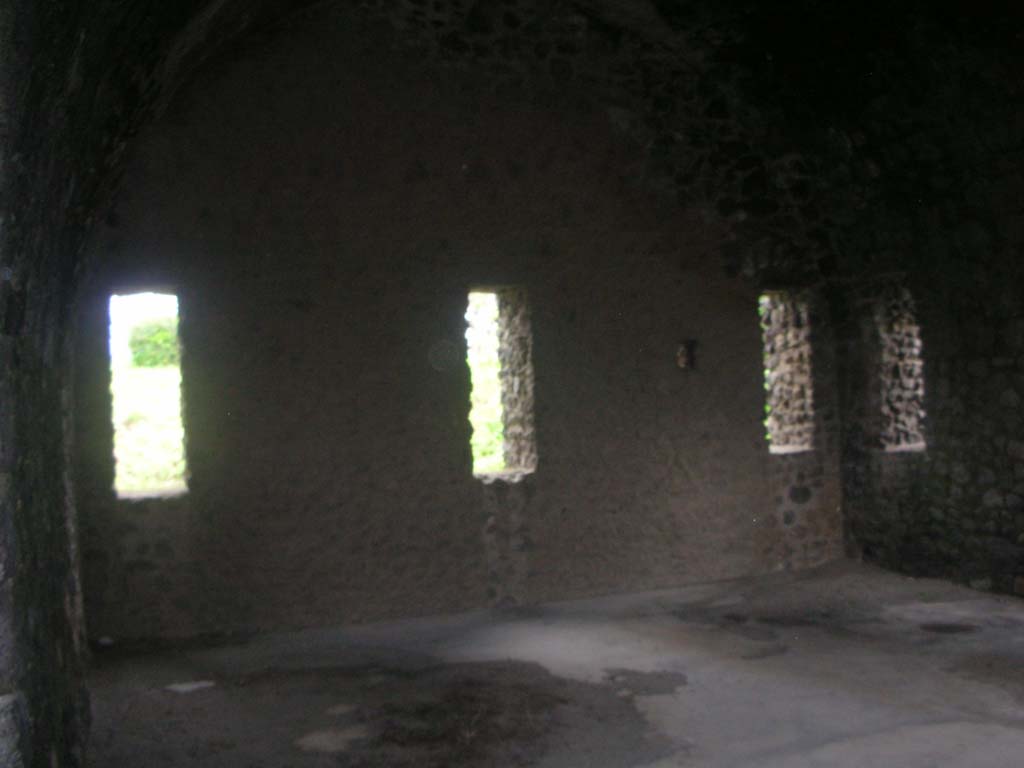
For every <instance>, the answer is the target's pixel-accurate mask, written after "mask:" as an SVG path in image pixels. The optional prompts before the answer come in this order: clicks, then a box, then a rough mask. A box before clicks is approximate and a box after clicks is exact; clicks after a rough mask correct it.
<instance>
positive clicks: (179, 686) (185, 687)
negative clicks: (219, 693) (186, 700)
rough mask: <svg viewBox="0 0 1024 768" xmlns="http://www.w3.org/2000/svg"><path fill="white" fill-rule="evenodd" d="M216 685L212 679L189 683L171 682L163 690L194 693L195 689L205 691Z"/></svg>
mask: <svg viewBox="0 0 1024 768" xmlns="http://www.w3.org/2000/svg"><path fill="white" fill-rule="evenodd" d="M215 685H217V684H216V683H215V682H213V681H212V680H195V681H193V682H189V683H172V684H171V685H168V686H166V687H165V688H164V690H165V691H170V692H171V693H180V694H186V693H195V692H196V691H205V690H206V689H207V688H213V687H214V686H215Z"/></svg>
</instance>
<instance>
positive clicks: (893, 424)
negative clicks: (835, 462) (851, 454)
mask: <svg viewBox="0 0 1024 768" xmlns="http://www.w3.org/2000/svg"><path fill="white" fill-rule="evenodd" d="M874 321H875V326H876V328H877V329H878V338H879V353H880V355H879V358H880V359H879V361H878V365H879V378H880V386H881V392H880V396H881V409H880V411H881V412H880V418H881V424H880V429H879V440H880V442H881V444H882V449H883V450H885V451H887V452H898V451H923V450H925V448H926V446H925V437H924V418H925V411H924V359H923V357H922V348H921V329H920V327H919V325H918V323H917V312H916V308H915V306H914V300H913V297H911V295H910V293H909V291H907V290H905V289H902V288H899V289H892V290H890V291H887V292H886V294H885V295H884V296H883V297H882V298H881V299H880V300H879V301H877V302H876V303H875V307H874Z"/></svg>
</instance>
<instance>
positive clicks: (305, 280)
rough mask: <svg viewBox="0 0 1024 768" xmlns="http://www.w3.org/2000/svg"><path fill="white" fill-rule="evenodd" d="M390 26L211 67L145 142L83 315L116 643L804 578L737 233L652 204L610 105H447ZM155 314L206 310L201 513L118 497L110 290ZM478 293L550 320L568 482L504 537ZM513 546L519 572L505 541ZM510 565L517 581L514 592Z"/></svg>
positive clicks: (548, 368) (555, 474)
mask: <svg viewBox="0 0 1024 768" xmlns="http://www.w3.org/2000/svg"><path fill="white" fill-rule="evenodd" d="M388 29H389V27H384V28H381V27H379V26H374V25H371V24H368V23H366V21H365V18H364V17H360V16H359V15H357V14H353V13H352V12H351V11H348V10H345V9H344V8H342V7H340V6H333V7H326V8H323V9H321V10H320V11H318V12H317V15H315V16H313V17H311V18H310V19H308V20H306V19H298V20H296V22H295V23H294V24H293V25H292V26H290V27H288V28H285V29H282V30H281V31H280V33H279V34H278V35H276V36H274V37H271V38H264V39H262V40H253V41H252V42H251V43H250V44H249V45H248V46H247V47H245V48H243V49H242V50H241V51H240V52H239V54H238V56H237V57H235V58H234V59H232V60H231V61H229V62H225V63H224V64H223V65H222V66H219V67H217V68H215V69H212V70H210V71H209V72H208V73H207V74H206V75H204V76H203V77H202V78H201V79H199V80H197V81H196V82H195V83H194V85H193V86H192V87H191V88H190V89H189V90H188V91H186V92H184V93H183V94H182V97H181V99H180V100H179V102H178V103H177V104H176V106H175V107H174V108H173V109H172V111H171V112H170V113H168V115H167V118H166V119H165V120H164V121H162V122H161V123H160V125H159V126H157V127H155V128H154V129H153V130H151V131H149V132H148V133H147V134H146V135H145V136H143V137H142V138H141V140H140V145H139V151H138V154H137V156H136V158H135V161H134V162H133V164H132V166H131V170H130V171H129V173H128V175H127V177H126V181H125V186H124V190H123V193H122V195H121V197H120V200H119V203H118V206H117V208H116V209H115V211H114V212H113V214H112V215H111V216H110V217H108V224H107V226H106V227H105V228H104V229H103V231H102V232H101V233H100V236H99V238H98V239H97V242H96V243H95V245H94V246H93V249H92V252H93V253H94V254H95V260H94V264H95V272H94V274H93V276H92V278H91V279H90V285H89V289H88V291H86V294H85V295H84V297H83V302H82V306H83V310H84V312H83V316H84V321H83V322H84V323H85V325H84V326H83V328H82V331H81V335H82V337H83V343H82V345H81V349H82V350H83V355H82V360H83V371H82V373H81V391H82V398H83V399H82V400H81V401H80V402H81V407H80V416H81V422H80V424H81V428H80V435H79V443H80V447H81V449H82V453H83V464H82V470H83V476H84V477H83V480H82V483H81V488H82V509H83V516H84V518H85V521H84V527H85V530H84V537H85V563H86V574H85V575H86V583H87V601H88V605H87V608H88V610H87V615H88V616H89V617H90V621H91V622H92V630H93V633H94V634H95V635H97V636H99V635H110V636H112V637H115V638H132V637H145V636H166V635H183V634H195V633H204V632H214V631H247V630H254V629H266V628H272V627H284V626H299V625H315V624H332V623H341V622H351V621H358V620H365V619H370V618H374V617H380V616H386V615H408V614H413V613H427V612H436V611H446V610H454V609H459V608H464V607H471V606H479V605H484V604H486V603H487V602H488V601H489V600H502V599H504V598H506V597H508V596H512V598H513V599H515V600H520V601H525V602H534V601H538V600H544V599H551V598H560V597H570V596H574V595H582V594H593V593H601V592H609V591H620V590H628V589H647V588H656V587H660V586H667V585H673V584H679V583H686V582H692V581H697V580H706V579H717V578H724V577H728V576H734V575H739V574H743V573H750V572H761V571H765V570H773V569H776V568H779V567H785V566H786V565H787V563H785V562H783V561H781V560H779V559H778V558H779V557H780V556H781V553H783V552H785V551H787V550H786V548H784V547H781V548H780V547H764V548H758V547H757V546H755V541H756V539H757V536H758V530H759V529H760V528H761V527H762V526H767V525H769V524H770V523H769V521H770V520H771V519H772V517H773V516H774V502H773V498H774V495H773V494H772V492H771V491H770V490H769V483H768V476H769V456H768V451H767V446H766V445H765V443H764V440H763V437H762V435H761V423H760V422H761V415H762V413H763V390H762V387H761V384H760V381H759V376H758V375H757V373H758V371H759V370H760V341H759V329H758V323H757V312H756V306H757V290H756V287H755V286H754V285H752V284H750V282H749V281H745V280H743V279H742V278H740V277H738V276H735V277H729V276H727V275H724V274H723V271H722V268H721V262H720V257H719V254H718V251H717V247H716V245H715V243H718V242H720V240H721V236H720V235H716V234H714V233H716V232H717V231H718V230H717V229H716V225H715V224H713V222H710V221H705V220H702V219H701V218H699V217H696V216H694V215H687V214H684V215H678V214H677V213H676V211H677V208H676V206H677V200H676V199H675V196H674V195H669V196H666V195H665V194H664V190H661V189H660V188H659V187H658V186H657V185H653V187H651V186H646V184H645V182H644V181H643V178H642V177H641V176H640V174H642V173H643V170H642V169H643V166H644V155H643V153H642V152H641V151H640V148H638V147H637V146H636V145H635V143H634V141H633V138H632V136H630V135H622V134H621V133H620V132H619V131H618V128H617V125H616V123H615V120H614V119H609V114H608V112H607V110H605V109H598V108H595V106H594V105H593V104H592V103H591V101H590V98H589V96H588V94H587V90H586V89H585V88H580V89H579V90H578V91H577V90H576V89H570V90H569V93H570V94H576V95H574V96H573V97H572V98H569V99H561V100H560V101H561V103H556V102H555V101H553V95H554V93H556V92H561V91H554V90H552V88H553V87H554V86H553V84H552V82H551V81H550V80H549V79H548V76H547V75H546V74H541V75H538V79H537V80H536V81H530V82H524V83H523V84H522V85H521V87H520V88H519V89H518V90H514V91H504V90H503V91H501V92H500V93H497V94H495V93H494V92H493V91H492V88H493V81H492V80H491V79H490V78H484V77H482V76H481V75H480V73H478V72H474V71H471V70H470V69H469V68H465V67H462V66H455V65H447V68H446V69H444V70H442V71H441V72H443V77H442V76H441V73H439V72H438V71H434V70H432V69H431V68H430V67H427V66H425V63H424V57H423V56H422V53H420V52H416V53H414V54H413V53H410V52H409V51H408V50H407V49H406V48H405V46H399V47H397V48H395V49H393V50H392V51H391V52H388V45H387V40H388V38H387V35H388V34H389V33H388V31H387V30H388ZM327 52H330V55H327ZM324 62H329V63H328V64H325V63H324ZM382 93H387V94H388V99H387V100H384V101H382V100H381V99H380V98H379V94H382ZM409 115H413V116H415V120H410V119H409V117H408V116H409ZM400 116H401V117H400ZM424 147H430V152H429V153H428V152H426V151H424V149H423V148H424ZM623 174H625V176H624V175H623ZM645 190H646V191H645ZM652 190H653V191H652ZM100 255H102V258H101V256H100ZM154 285H160V286H165V287H166V286H172V287H174V288H175V289H176V290H177V292H178V294H179V297H180V300H181V334H182V341H183V357H182V369H183V376H184V398H185V422H186V429H187V430H188V438H187V454H188V460H189V469H190V476H191V477H190V493H189V495H188V496H187V497H186V498H185V499H182V500H180V501H175V502H173V503H172V502H167V503H164V502H161V501H156V500H154V501H147V502H141V503H138V504H125V503H119V502H116V501H115V500H114V499H113V497H112V494H111V492H110V489H109V478H110V477H111V472H112V470H111V469H110V466H109V464H110V458H109V457H110V426H109V405H108V404H106V402H105V398H106V397H107V394H106V393H107V389H108V378H107V376H108V374H107V373H106V368H105V365H106V362H105V359H106V358H105V354H103V351H102V341H93V342H91V346H89V345H88V344H87V343H86V342H85V341H84V339H85V338H87V337H88V338H91V339H94V340H97V339H103V338H104V331H103V325H102V309H101V307H102V305H103V303H104V302H105V297H106V294H107V293H108V292H109V291H110V290H111V289H112V288H113V287H115V286H117V287H118V288H125V287H126V286H127V287H131V288H142V287H147V286H149V287H152V286H154ZM472 285H515V286H522V287H523V288H524V289H525V291H526V293H527V295H528V297H529V303H530V321H531V322H530V325H531V330H532V338H533V349H532V357H533V368H534V388H533V389H534V393H533V394H534V402H535V421H536V423H535V430H534V431H535V434H536V446H537V448H536V450H537V456H538V461H537V469H536V472H535V473H534V474H533V475H532V476H530V477H529V478H528V480H529V483H528V486H526V487H524V488H523V489H522V490H517V491H515V492H514V493H513V494H506V495H505V496H504V498H505V499H506V502H505V503H508V504H509V505H511V506H510V507H509V508H508V509H505V508H501V509H493V507H494V506H495V505H496V504H498V505H500V504H501V503H503V502H501V500H500V499H499V500H496V498H487V495H488V494H491V495H494V496H495V497H496V496H497V495H498V491H497V488H485V486H483V485H482V484H481V482H480V481H478V480H476V479H474V478H473V477H472V473H471V461H470V454H469V440H468V436H469V424H468V420H467V413H468V407H469V401H468V391H469V381H468V370H467V369H466V366H465V365H464V364H463V363H462V358H463V357H464V350H463V344H464V342H463V337H464V333H463V319H462V312H463V309H464V302H465V294H466V290H467V287H468V286H472ZM680 334H683V335H684V337H686V338H697V339H699V340H701V343H702V360H701V365H700V368H699V369H698V370H696V371H693V372H690V373H686V372H682V371H680V370H679V369H678V368H677V367H676V366H675V360H674V354H675V349H676V346H677V345H678V343H679V339H680ZM441 349H445V350H449V352H451V351H452V350H455V353H446V354H441V353H440V352H438V350H441ZM446 361H447V363H446ZM449 363H450V364H449ZM314 425H315V428H314ZM827 466H831V467H832V471H833V472H835V465H834V464H832V465H827ZM525 482H526V481H524V483H525ZM520 495H521V496H520ZM822 502H823V503H820V502H819V497H818V496H815V499H814V500H813V501H811V502H808V503H807V504H806V505H805V506H804V508H803V510H802V514H803V515H804V517H805V518H806V520H807V521H808V524H809V525H810V526H812V527H813V528H815V529H818V528H820V529H821V530H829V531H832V535H833V538H834V540H833V541H832V542H831V544H830V545H829V546H827V547H824V548H822V549H818V550H814V551H815V552H816V553H817V555H818V557H819V558H820V559H824V558H826V557H828V556H829V553H830V552H831V553H834V552H835V551H837V550H838V537H839V527H838V524H837V523H823V524H821V525H820V526H819V525H818V523H817V522H816V521H817V518H818V517H824V518H826V519H828V520H833V519H834V520H836V521H837V520H838V517H837V505H836V504H835V503H834V500H832V499H827V500H825V499H822ZM163 510H166V512H165V511H163ZM490 518H494V519H495V520H496V521H497V523H496V524H497V526H498V529H499V531H500V533H498V534H496V540H497V541H499V542H504V541H508V542H511V543H509V544H507V545H506V544H504V543H499V544H496V545H493V546H492V545H490V544H487V543H486V542H487V541H488V540H489V539H488V537H489V536H490V534H489V533H488V532H486V531H485V527H486V526H487V525H489V523H488V520H489V519H490ZM521 520H522V521H528V536H527V535H526V533H525V532H524V529H523V526H522V525H521V524H520V523H519V522H517V521H521ZM168 528H173V533H172V532H169V531H168V530H167V529H168ZM482 536H483V542H484V543H483V545H482V538H481V537H482ZM527 547H528V548H529V561H528V562H529V565H528V569H527V570H526V573H525V575H524V574H523V568H522V565H521V563H522V559H523V557H525V555H521V554H520V552H521V550H522V551H525V549H526V548H527ZM506 551H513V552H515V553H516V554H515V556H514V557H513V558H512V560H513V561H514V563H515V565H514V566H508V567H505V566H502V567H500V568H495V567H493V566H492V565H489V563H492V564H493V563H494V562H500V561H501V560H502V558H503V557H505V555H504V554H503V553H504V552H506ZM495 552H498V555H497V556H495V554H494V553H495ZM808 552H810V550H808ZM812 560H813V558H812V556H811V555H810V554H808V553H802V554H801V556H800V558H799V564H801V565H803V564H807V563H808V562H810V561H812ZM796 562H797V561H794V563H793V564H794V565H795V564H796ZM494 573H499V574H501V573H505V574H509V575H508V576H507V578H508V579H509V580H510V583H509V584H508V585H499V584H495V583H494V582H495V580H496V579H495V577H494ZM489 574H490V575H489ZM196 583H199V584H201V585H202V588H201V589H196V587H195V585H196ZM488 593H490V595H489V594H488ZM182 614H185V615H184V616H182Z"/></svg>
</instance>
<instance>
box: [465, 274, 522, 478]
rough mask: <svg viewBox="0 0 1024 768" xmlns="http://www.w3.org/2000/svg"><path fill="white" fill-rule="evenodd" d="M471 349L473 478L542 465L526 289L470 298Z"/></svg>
mask: <svg viewBox="0 0 1024 768" xmlns="http://www.w3.org/2000/svg"><path fill="white" fill-rule="evenodd" d="M466 349H467V363H468V364H469V370H470V380H471V384H472V395H471V402H470V406H471V407H470V416H469V419H470V423H471V425H472V428H473V436H472V440H471V447H472V452H473V474H474V475H476V476H478V477H488V476H491V475H507V476H510V477H515V476H519V475H522V474H525V473H529V472H532V471H533V470H534V469H535V468H536V466H537V449H536V444H535V442H534V424H533V362H532V338H531V335H530V316H529V307H528V305H527V302H526V292H525V291H524V290H522V289H521V288H502V289H497V290H479V291H471V292H470V293H469V301H468V306H467V310H466Z"/></svg>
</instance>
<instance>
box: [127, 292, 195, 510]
mask: <svg viewBox="0 0 1024 768" xmlns="http://www.w3.org/2000/svg"><path fill="white" fill-rule="evenodd" d="M110 379H111V395H112V400H113V401H112V414H113V422H114V424H113V426H114V461H115V473H114V490H115V492H116V493H117V495H118V497H120V498H136V497H146V496H173V495H177V494H181V493H184V492H185V491H186V489H187V488H186V483H185V431H184V427H183V425H182V420H181V364H180V344H179V341H178V298H177V296H175V295H173V294H162V293H135V294H129V295H113V296H111V297H110Z"/></svg>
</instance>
